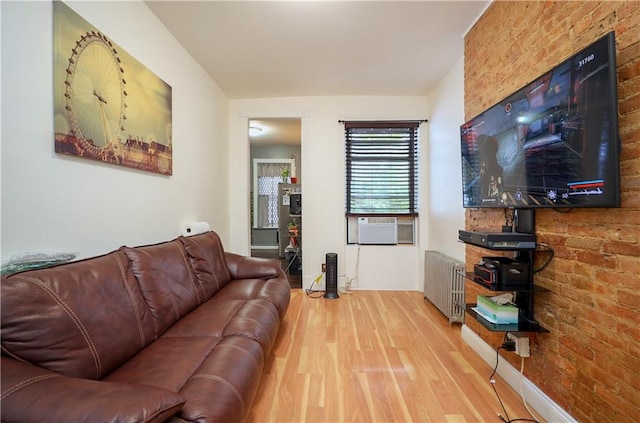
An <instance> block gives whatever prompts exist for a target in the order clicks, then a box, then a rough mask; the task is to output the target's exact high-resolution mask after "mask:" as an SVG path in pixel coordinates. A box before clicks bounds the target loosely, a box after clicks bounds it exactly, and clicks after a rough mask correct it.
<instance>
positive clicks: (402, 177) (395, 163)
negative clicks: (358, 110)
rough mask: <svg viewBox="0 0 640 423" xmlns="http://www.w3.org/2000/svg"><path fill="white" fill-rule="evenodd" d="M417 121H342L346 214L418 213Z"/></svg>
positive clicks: (409, 214)
mask: <svg viewBox="0 0 640 423" xmlns="http://www.w3.org/2000/svg"><path fill="white" fill-rule="evenodd" d="M420 123H421V122H420V121H402V122H399V121H388V122H344V126H345V137H346V167H347V168H346V191H347V192H346V213H347V216H353V215H387V216H389V215H403V216H415V215H417V214H418V145H419V127H420Z"/></svg>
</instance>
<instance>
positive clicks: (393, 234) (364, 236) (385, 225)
mask: <svg viewBox="0 0 640 423" xmlns="http://www.w3.org/2000/svg"><path fill="white" fill-rule="evenodd" d="M397 243H398V224H397V222H396V218H395V217H359V218H358V244H375V245H394V244H397Z"/></svg>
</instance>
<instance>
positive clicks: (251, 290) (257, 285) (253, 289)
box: [215, 270, 291, 320]
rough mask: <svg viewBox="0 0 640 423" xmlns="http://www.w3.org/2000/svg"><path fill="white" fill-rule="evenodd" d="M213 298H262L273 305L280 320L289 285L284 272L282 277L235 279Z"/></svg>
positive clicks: (288, 293) (285, 304)
mask: <svg viewBox="0 0 640 423" xmlns="http://www.w3.org/2000/svg"><path fill="white" fill-rule="evenodd" d="M281 271H282V270H281ZM215 299H216V300H217V301H231V300H249V299H264V300H267V301H269V302H270V303H271V304H273V305H274V306H275V308H276V310H277V311H278V316H279V317H280V320H282V319H284V315H285V314H286V312H287V308H288V307H289V301H290V299H291V287H290V285H289V282H288V279H287V277H286V275H284V272H283V273H282V277H279V278H269V279H266V280H265V279H257V278H251V279H236V280H233V281H231V282H229V283H228V284H227V285H226V286H225V287H224V288H223V289H221V290H220V291H219V292H218V294H216V298H215Z"/></svg>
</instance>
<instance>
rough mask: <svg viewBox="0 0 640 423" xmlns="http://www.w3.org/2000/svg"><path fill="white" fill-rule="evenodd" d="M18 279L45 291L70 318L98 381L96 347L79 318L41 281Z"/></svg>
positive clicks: (99, 371) (100, 370) (98, 362)
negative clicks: (86, 351) (93, 366)
mask: <svg viewBox="0 0 640 423" xmlns="http://www.w3.org/2000/svg"><path fill="white" fill-rule="evenodd" d="M20 279H22V280H24V281H25V282H30V283H32V284H35V285H37V286H39V287H40V288H41V289H42V290H43V291H45V292H46V293H47V294H49V295H50V296H51V297H52V298H53V299H54V301H55V302H56V303H58V305H59V306H60V308H62V309H63V310H64V311H65V312H66V313H67V315H68V316H69V317H70V318H71V321H72V322H73V323H74V324H75V325H76V327H77V328H78V330H79V331H80V334H81V335H82V337H83V338H84V340H85V341H86V343H87V347H88V348H89V351H90V352H91V355H92V358H93V362H94V364H95V365H96V372H97V373H96V378H98V379H100V377H101V376H102V363H101V362H100V356H99V355H98V349H97V348H96V346H95V345H94V343H93V341H92V340H91V336H90V335H89V332H88V331H87V329H86V328H85V327H84V325H83V324H82V321H81V320H80V318H79V317H78V316H77V315H76V314H75V313H74V312H73V310H72V309H71V307H69V306H68V305H67V304H66V303H65V302H64V301H63V300H62V298H60V297H59V296H58V294H56V293H55V292H54V291H53V290H51V289H50V288H49V287H47V286H46V285H45V284H44V283H42V282H41V281H39V280H37V279H32V278H24V277H23V278H20Z"/></svg>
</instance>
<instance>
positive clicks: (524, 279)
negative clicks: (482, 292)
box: [473, 257, 529, 290]
mask: <svg viewBox="0 0 640 423" xmlns="http://www.w3.org/2000/svg"><path fill="white" fill-rule="evenodd" d="M473 280H475V281H476V282H479V283H482V284H484V285H487V286H488V287H492V288H495V289H505V290H509V289H518V288H527V287H528V286H529V263H526V262H521V261H517V260H513V259H510V258H508V257H483V258H482V260H481V261H480V262H479V263H477V264H475V265H474V266H473Z"/></svg>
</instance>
